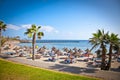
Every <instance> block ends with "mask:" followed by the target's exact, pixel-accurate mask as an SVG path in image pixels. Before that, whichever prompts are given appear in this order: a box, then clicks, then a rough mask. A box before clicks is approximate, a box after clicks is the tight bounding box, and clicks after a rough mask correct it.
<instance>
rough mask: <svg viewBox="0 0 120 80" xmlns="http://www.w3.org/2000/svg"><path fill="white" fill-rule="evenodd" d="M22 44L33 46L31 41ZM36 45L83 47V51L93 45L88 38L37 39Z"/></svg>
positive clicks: (60, 47) (69, 47)
mask: <svg viewBox="0 0 120 80" xmlns="http://www.w3.org/2000/svg"><path fill="white" fill-rule="evenodd" d="M18 45H20V46H29V47H31V46H32V44H31V43H20V44H18ZM36 45H37V46H39V47H43V46H46V48H47V49H51V48H52V47H53V46H54V47H56V48H57V49H60V50H62V49H63V48H64V47H67V48H68V49H73V48H75V47H76V48H77V49H82V50H83V51H84V50H86V49H87V48H88V49H91V48H92V45H91V44H90V43H89V41H88V40H47V41H46V40H37V41H36ZM95 50H96V49H94V50H93V51H92V52H94V51H95Z"/></svg>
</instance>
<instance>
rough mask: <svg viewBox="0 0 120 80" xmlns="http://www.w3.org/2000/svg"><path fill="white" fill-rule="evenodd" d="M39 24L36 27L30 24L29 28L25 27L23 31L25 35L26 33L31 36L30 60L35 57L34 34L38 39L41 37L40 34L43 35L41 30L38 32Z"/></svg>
mask: <svg viewBox="0 0 120 80" xmlns="http://www.w3.org/2000/svg"><path fill="white" fill-rule="evenodd" d="M40 28H41V26H38V27H36V25H34V24H33V25H32V26H31V28H29V29H27V31H26V32H25V34H26V35H28V37H29V38H31V37H32V47H33V48H32V49H33V54H32V60H34V59H35V43H36V36H37V37H38V39H41V37H42V36H44V33H43V32H39V29H40Z"/></svg>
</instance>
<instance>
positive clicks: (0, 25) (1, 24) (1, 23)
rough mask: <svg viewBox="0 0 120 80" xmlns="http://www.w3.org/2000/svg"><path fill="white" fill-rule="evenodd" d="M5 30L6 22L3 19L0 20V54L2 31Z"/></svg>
mask: <svg viewBox="0 0 120 80" xmlns="http://www.w3.org/2000/svg"><path fill="white" fill-rule="evenodd" d="M5 30H6V24H5V23H4V22H3V21H0V54H1V40H2V31H5Z"/></svg>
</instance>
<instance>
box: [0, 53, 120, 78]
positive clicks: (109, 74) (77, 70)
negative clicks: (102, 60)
mask: <svg viewBox="0 0 120 80" xmlns="http://www.w3.org/2000/svg"><path fill="white" fill-rule="evenodd" d="M0 58H4V59H6V60H10V61H13V62H17V63H22V64H27V65H31V66H36V67H40V68H45V69H51V70H57V71H63V72H69V73H74V74H80V75H88V76H94V77H97V78H102V79H103V80H120V79H119V78H120V69H112V70H111V71H101V70H99V69H97V68H89V67H88V68H84V67H77V66H71V65H69V64H60V63H55V62H48V61H42V60H40V59H39V60H35V61H33V60H31V59H26V58H24V57H11V56H8V55H0Z"/></svg>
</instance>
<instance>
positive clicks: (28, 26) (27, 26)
mask: <svg viewBox="0 0 120 80" xmlns="http://www.w3.org/2000/svg"><path fill="white" fill-rule="evenodd" d="M21 27H22V28H27V29H28V28H30V27H31V24H24V25H21Z"/></svg>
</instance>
